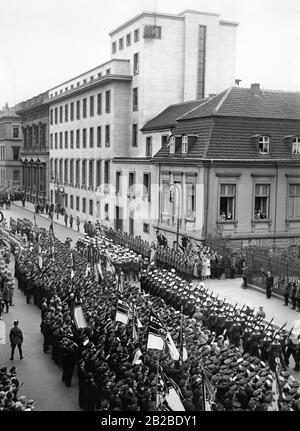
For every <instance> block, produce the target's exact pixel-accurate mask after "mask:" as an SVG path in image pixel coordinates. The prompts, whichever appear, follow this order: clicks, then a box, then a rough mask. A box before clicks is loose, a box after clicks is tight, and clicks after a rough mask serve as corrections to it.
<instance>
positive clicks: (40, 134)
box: [14, 92, 49, 203]
mask: <svg viewBox="0 0 300 431" xmlns="http://www.w3.org/2000/svg"><path fill="white" fill-rule="evenodd" d="M14 109H15V110H16V112H17V113H18V115H19V116H20V117H21V120H22V132H23V147H22V151H21V163H22V171H23V173H22V178H23V180H22V186H23V189H24V192H25V195H26V200H28V201H29V202H36V201H39V202H41V203H45V202H46V201H48V199H49V198H48V194H49V102H48V92H45V93H42V94H40V95H38V96H36V97H33V98H32V99H29V100H26V101H24V102H21V103H19V104H18V105H17V106H16V107H15V108H14Z"/></svg>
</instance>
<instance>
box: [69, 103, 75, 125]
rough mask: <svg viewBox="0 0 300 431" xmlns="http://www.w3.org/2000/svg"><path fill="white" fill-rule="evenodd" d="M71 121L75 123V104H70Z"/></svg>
mask: <svg viewBox="0 0 300 431" xmlns="http://www.w3.org/2000/svg"><path fill="white" fill-rule="evenodd" d="M70 120H71V121H74V102H72V103H70Z"/></svg>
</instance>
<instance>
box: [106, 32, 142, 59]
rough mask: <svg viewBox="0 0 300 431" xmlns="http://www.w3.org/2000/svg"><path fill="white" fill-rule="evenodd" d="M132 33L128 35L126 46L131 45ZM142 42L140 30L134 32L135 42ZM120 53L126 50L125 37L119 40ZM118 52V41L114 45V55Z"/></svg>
mask: <svg viewBox="0 0 300 431" xmlns="http://www.w3.org/2000/svg"><path fill="white" fill-rule="evenodd" d="M131 36H132V35H131V33H128V34H126V38H125V39H126V46H130V45H131V43H132V42H131V41H132V37H131ZM139 40H140V29H139V28H137V29H135V30H134V32H133V41H134V42H138V41H139ZM118 47H119V51H121V50H122V49H124V37H120V38H119V40H118ZM116 52H117V41H115V42H113V43H112V53H113V54H115V53H116Z"/></svg>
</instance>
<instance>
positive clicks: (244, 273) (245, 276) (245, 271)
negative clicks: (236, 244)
mask: <svg viewBox="0 0 300 431" xmlns="http://www.w3.org/2000/svg"><path fill="white" fill-rule="evenodd" d="M248 272H249V271H248V266H247V264H246V262H244V264H243V268H242V276H243V288H244V289H247V287H248Z"/></svg>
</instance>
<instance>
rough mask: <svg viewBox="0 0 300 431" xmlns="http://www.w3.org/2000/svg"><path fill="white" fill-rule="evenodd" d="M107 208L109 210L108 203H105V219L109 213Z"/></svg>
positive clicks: (107, 218)
mask: <svg viewBox="0 0 300 431" xmlns="http://www.w3.org/2000/svg"><path fill="white" fill-rule="evenodd" d="M108 210H109V208H108V204H105V205H104V219H105V220H109V213H108Z"/></svg>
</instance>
